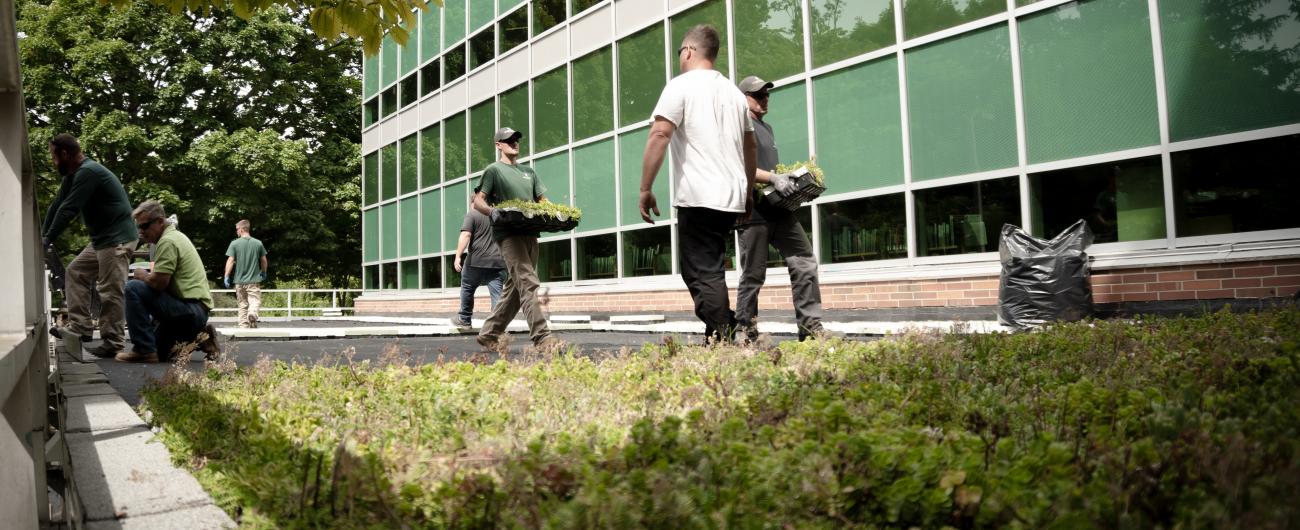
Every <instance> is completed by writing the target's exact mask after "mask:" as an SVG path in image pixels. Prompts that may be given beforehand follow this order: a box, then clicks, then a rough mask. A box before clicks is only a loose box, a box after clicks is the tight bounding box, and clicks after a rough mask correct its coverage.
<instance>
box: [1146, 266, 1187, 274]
mask: <svg viewBox="0 0 1300 530" xmlns="http://www.w3.org/2000/svg"><path fill="white" fill-rule="evenodd" d="M1181 270H1183V268H1182V267H1180V266H1178V265H1170V266H1168V267H1147V268H1145V269H1142V272H1156V273H1169V272H1176V271H1181Z"/></svg>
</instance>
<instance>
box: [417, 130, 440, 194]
mask: <svg viewBox="0 0 1300 530" xmlns="http://www.w3.org/2000/svg"><path fill="white" fill-rule="evenodd" d="M441 131H442V128H441V127H440V126H439V125H438V124H436V123H435V124H433V125H431V126H429V127H426V128H425V129H424V130H423V131H420V186H422V187H426V188H427V187H429V186H432V185H434V184H437V183H438V182H440V181H441V180H442V164H440V163H439V162H441V161H442V154H441V153H439V151H440V150H441V146H442V133H441Z"/></svg>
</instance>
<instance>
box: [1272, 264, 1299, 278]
mask: <svg viewBox="0 0 1300 530" xmlns="http://www.w3.org/2000/svg"><path fill="white" fill-rule="evenodd" d="M1277 274H1278V276H1286V275H1292V274H1300V265H1278V266H1277Z"/></svg>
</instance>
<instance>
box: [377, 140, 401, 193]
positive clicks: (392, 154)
mask: <svg viewBox="0 0 1300 530" xmlns="http://www.w3.org/2000/svg"><path fill="white" fill-rule="evenodd" d="M379 164H380V168H379V192H380V195H379V196H380V197H381V198H382V199H383V200H385V201H386V200H388V199H391V198H393V197H396V196H397V144H390V145H385V146H383V147H381V148H379Z"/></svg>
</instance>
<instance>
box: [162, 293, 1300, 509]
mask: <svg viewBox="0 0 1300 530" xmlns="http://www.w3.org/2000/svg"><path fill="white" fill-rule="evenodd" d="M388 357H389V358H390V359H389V360H390V362H385V363H379V364H372V363H369V362H361V363H354V362H351V360H350V359H349V358H347V357H346V356H345V357H342V358H340V359H333V360H330V361H327V362H324V363H321V364H320V365H318V366H315V367H309V366H301V365H286V364H283V363H270V362H265V361H264V362H261V363H259V364H258V365H256V366H255V367H252V368H246V369H232V368H231V367H229V366H226V367H222V368H219V369H210V370H208V371H206V372H204V373H191V372H173V373H170V374H169V375H168V378H167V379H166V380H164V381H163V382H162V384H160V385H158V386H155V387H152V388H149V389H146V391H145V392H144V395H145V401H144V405H143V407H144V408H145V409H146V416H147V417H150V418H151V421H152V422H153V423H154V424H156V425H157V426H158V427H160V429H161V430H160V432H159V434H158V436H159V438H160V439H161V440H162V441H163V442H164V443H165V444H166V445H167V446H168V447H169V448H170V449H171V450H172V454H173V455H175V457H176V458H177V459H178V460H180V461H181V462H184V463H186V464H188V465H190V467H191V468H193V469H195V471H196V475H197V476H198V478H199V480H200V481H201V482H202V483H203V484H204V485H205V487H207V488H208V489H209V491H211V492H212V493H213V496H214V498H215V499H216V500H217V502H218V504H220V505H221V506H222V507H223V508H225V509H226V510H227V511H229V512H230V513H232V514H235V515H236V516H237V518H239V519H240V521H241V523H242V524H243V525H244V526H246V527H285V528H289V527H311V526H317V525H326V524H328V525H330V526H337V527H348V528H360V527H378V526H385V527H398V526H403V527H421V528H488V527H508V528H518V527H527V528H535V527H564V528H572V527H580V528H665V527H677V528H718V527H727V528H786V527H789V528H843V527H926V528H937V527H944V526H950V527H956V528H992V527H1013V528H1041V527H1065V528H1076V527H1103V528H1153V527H1161V528H1177V527H1182V528H1190V527H1244V528H1282V527H1286V526H1288V524H1290V522H1292V521H1295V520H1297V517H1300V511H1298V509H1297V508H1296V506H1295V504H1294V503H1293V502H1291V500H1290V497H1291V492H1294V491H1296V490H1297V488H1298V487H1300V454H1298V453H1297V449H1300V447H1298V446H1300V437H1298V436H1297V435H1298V434H1300V432H1297V431H1298V430H1300V408H1298V407H1296V403H1297V402H1300V384H1297V383H1300V310H1297V309H1294V308H1290V309H1285V310H1279V311H1274V312H1268V313H1264V314H1250V315H1234V314H1230V313H1227V312H1222V313H1219V314H1213V315H1205V316H1201V317H1196V318H1179V319H1139V320H1137V321H1135V322H1118V321H1096V322H1083V323H1076V324H1066V325H1061V326H1058V327H1055V328H1052V329H1048V330H1046V331H1043V332H1039V333H1026V334H1017V335H1004V334H994V335H960V334H954V335H926V334H915V335H909V336H905V337H901V338H898V339H896V340H882V341H878V342H874V343H863V342H854V341H842V340H839V339H832V340H829V341H824V342H804V343H793V342H787V343H783V344H782V345H781V347H780V348H778V349H774V350H770V351H758V350H748V349H737V348H714V349H705V348H701V347H696V346H683V345H681V344H679V343H678V342H676V341H675V340H673V339H671V338H670V339H667V340H665V342H664V343H663V344H660V345H646V346H645V347H643V348H642V349H641V350H640V351H624V352H622V354H620V355H615V356H598V357H597V358H588V357H581V356H575V355H568V354H566V355H559V356H555V357H549V358H541V359H524V360H522V362H506V361H499V362H496V363H492V364H483V363H476V362H455V363H441V362H439V363H435V364H428V365H423V366H410V365H409V364H408V363H407V362H403V357H402V353H401V352H400V350H397V349H396V348H395V349H394V350H393V351H392V352H390V355H389V356H388Z"/></svg>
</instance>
